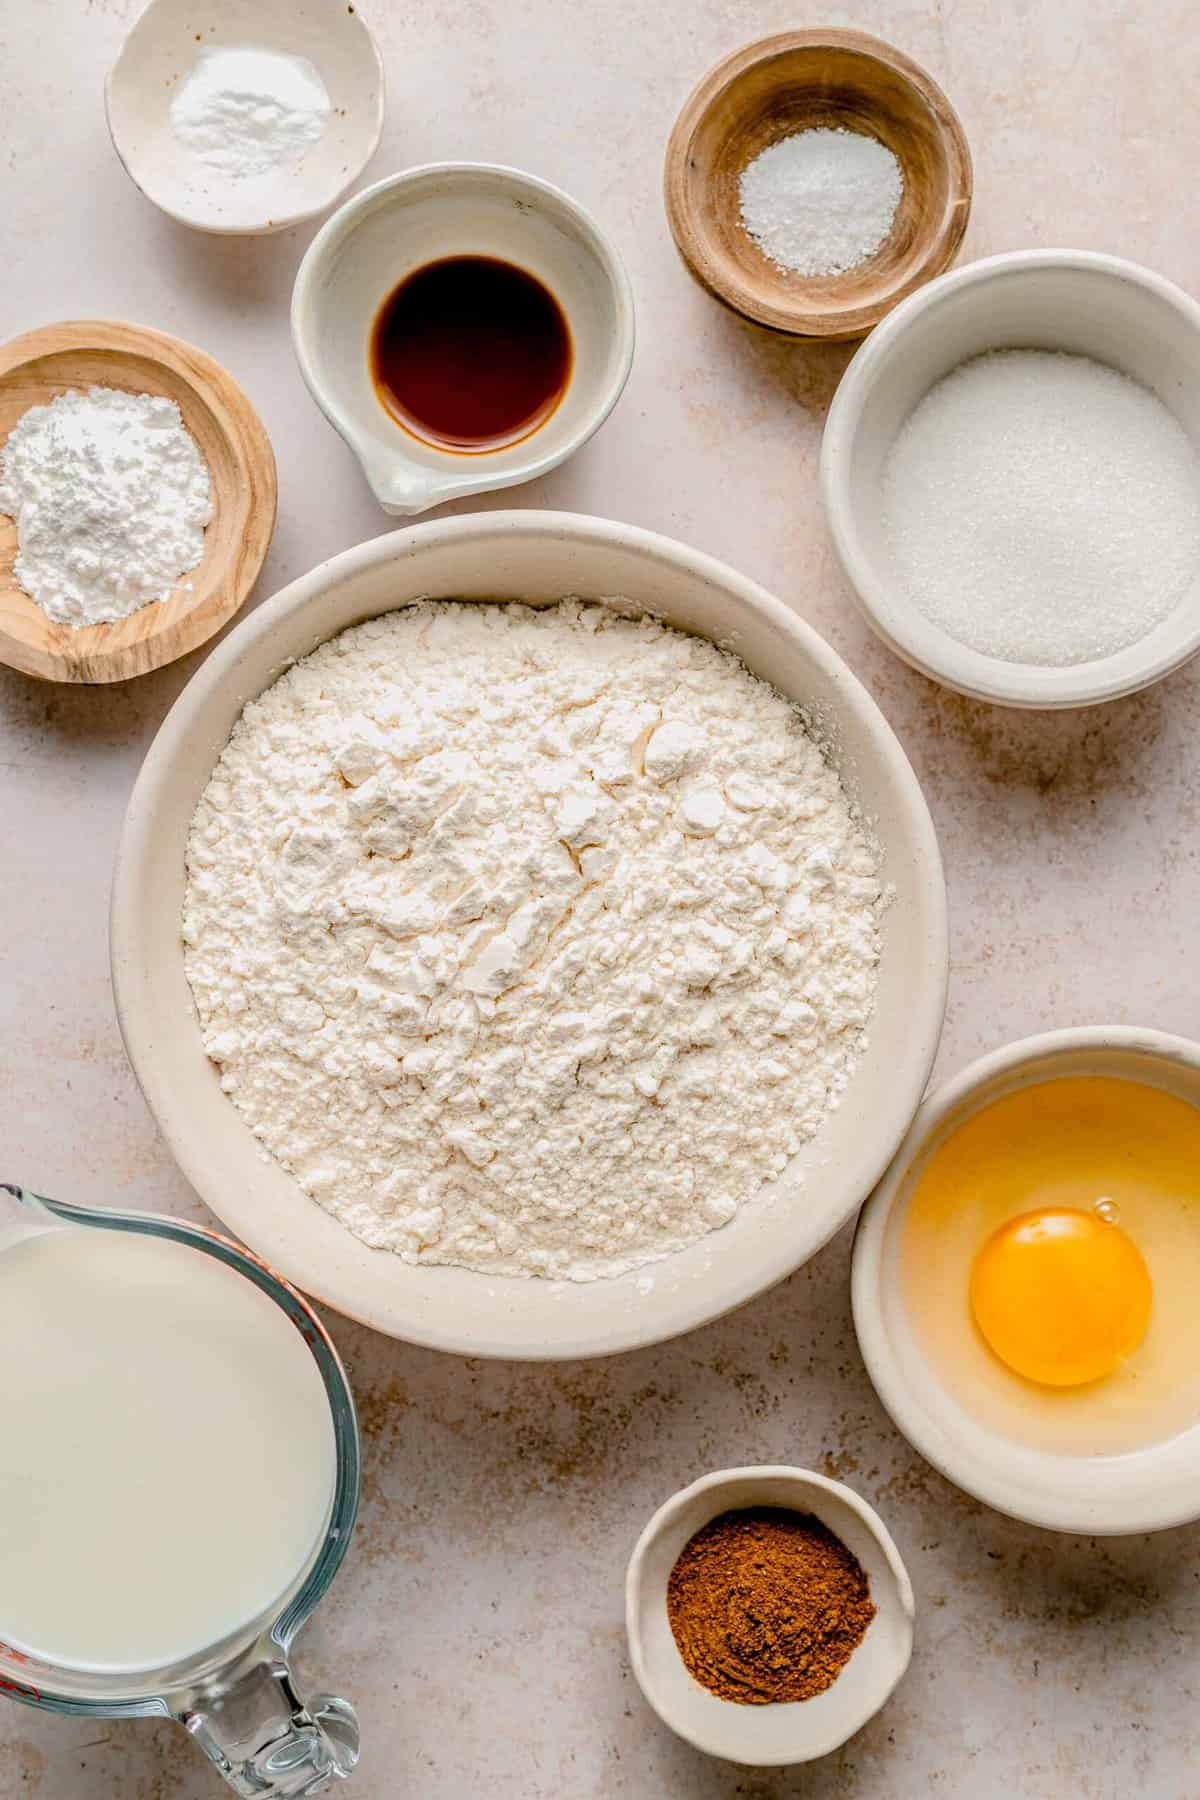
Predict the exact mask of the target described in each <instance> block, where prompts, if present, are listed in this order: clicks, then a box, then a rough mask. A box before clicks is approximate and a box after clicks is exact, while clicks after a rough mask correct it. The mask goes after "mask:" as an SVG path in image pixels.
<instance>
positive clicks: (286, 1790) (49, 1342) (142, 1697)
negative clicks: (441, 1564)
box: [0, 1183, 359, 1800]
mask: <svg viewBox="0 0 1200 1800" xmlns="http://www.w3.org/2000/svg"><path fill="white" fill-rule="evenodd" d="M0 1319H3V1321H4V1328H5V1330H6V1332H7V1333H8V1343H9V1350H8V1357H7V1359H6V1368H5V1374H4V1380H3V1382H0V1471H2V1476H3V1478H2V1479H0V1694H4V1695H8V1696H10V1697H11V1698H14V1699H16V1700H19V1701H22V1702H24V1703H25V1704H27V1705H29V1706H35V1707H41V1708H44V1709H45V1710H47V1711H50V1712H59V1713H71V1714H75V1715H77V1716H83V1717H103V1718H173V1719H175V1720H176V1721H177V1722H178V1723H179V1724H181V1725H183V1726H184V1727H185V1728H186V1729H187V1731H188V1732H189V1733H190V1734H191V1736H192V1737H193V1738H194V1739H195V1741H196V1742H197V1744H198V1745H199V1746H200V1748H201V1749H202V1750H203V1751H204V1752H205V1754H206V1755H207V1756H208V1757H209V1758H210V1759H211V1761H212V1762H213V1763H214V1764H215V1765H216V1767H217V1769H218V1770H219V1771H220V1773H221V1774H222V1775H223V1776H224V1778H225V1780H226V1781H227V1782H228V1784H229V1786H230V1787H232V1788H233V1789H234V1790H235V1792H237V1793H239V1794H243V1795H247V1796H249V1795H254V1796H259V1797H260V1800H261V1796H264V1795H276V1796H287V1797H291V1796H297V1795H304V1794H316V1793H319V1792H320V1791H321V1790H323V1789H324V1788H325V1787H326V1786H328V1785H329V1784H330V1783H331V1782H334V1781H339V1780H343V1779H345V1777H347V1776H348V1775H349V1774H350V1773H351V1771H352V1769H353V1768H354V1765H355V1763H356V1761H357V1759H358V1722H357V1720H356V1718H355V1715H354V1710H353V1708H352V1707H351V1706H350V1704H349V1702H348V1701H346V1700H340V1699H336V1698H333V1697H332V1696H329V1695H321V1696H319V1697H317V1698H315V1699H314V1700H312V1701H311V1702H310V1703H308V1704H306V1703H305V1702H304V1701H303V1700H302V1699H301V1698H300V1696H299V1695H298V1694H297V1692H296V1689H295V1686H294V1684H293V1680H292V1674H291V1669H290V1667H289V1652H290V1649H291V1645H292V1641H293V1639H294V1638H295V1636H296V1634H297V1632H298V1631H299V1629H300V1627H301V1626H302V1625H303V1624H304V1622H305V1620H306V1619H307V1618H308V1616H309V1615H310V1613H311V1612H312V1611H313V1609H314V1607H316V1605H317V1604H318V1602H319V1601H320V1600H321V1598H322V1596H323V1595H324V1593H325V1590H326V1589H327V1588H328V1586H329V1584H330V1582H331V1581H332V1580H333V1577H334V1575H335V1574H336V1572H337V1569H338V1566H339V1564H340V1563H341V1560H342V1557H343V1556H344V1555H345V1552H346V1549H347V1546H348V1544H349V1539H350V1533H351V1530H352V1528H353V1525H354V1518H355V1514H356V1512H357V1509H358V1486H359V1446H358V1427H357V1423H356V1420H355V1414H354V1402H353V1400H352V1398H351V1395H350V1389H349V1387H348V1385H347V1382H346V1377H345V1374H344V1372H343V1370H342V1365H341V1363H340V1362H339V1360H338V1356H337V1352H336V1351H335V1350H334V1348H333V1345H332V1343H331V1342H330V1340H329V1338H328V1336H327V1335H326V1333H325V1330H324V1328H323V1327H322V1325H321V1323H320V1321H319V1320H318V1319H317V1317H316V1315H315V1314H314V1313H313V1312H312V1311H311V1310H310V1309H309V1307H308V1306H307V1305H306V1304H305V1302H304V1301H303V1300H302V1299H301V1298H300V1296H299V1295H298V1294H296V1293H294V1292H293V1291H292V1290H291V1289H290V1288H289V1287H286V1286H285V1285H284V1283H283V1282H281V1281H280V1280H279V1279H278V1278H277V1277H276V1276H275V1275H273V1274H272V1273H271V1271H270V1270H269V1269H268V1268H266V1266H265V1265H264V1264H262V1263H259V1262H258V1261H256V1260H255V1259H254V1258H253V1257H251V1256H249V1255H247V1254H246V1253H245V1252H244V1251H242V1250H240V1249H237V1248H235V1247H234V1246H233V1245H232V1244H230V1243H227V1242H226V1241H225V1240H224V1239H223V1238H220V1237H218V1236H217V1235H216V1234H215V1233H212V1232H207V1231H202V1230H199V1229H198V1228H196V1227H195V1226H191V1225H185V1224H182V1223H181V1222H179V1221H177V1220H174V1219H167V1218H157V1217H149V1216H146V1215H142V1214H136V1213H133V1214H131V1213H108V1212H96V1211H92V1210H89V1209H84V1208H82V1207H76V1206H69V1205H66V1204H64V1203H62V1202H60V1201H55V1200H46V1199H42V1198H40V1197H38V1196H35V1195H32V1194H29V1193H28V1192H27V1191H26V1190H24V1189H22V1188H19V1187H13V1186H9V1185H7V1184H4V1183H0Z"/></svg>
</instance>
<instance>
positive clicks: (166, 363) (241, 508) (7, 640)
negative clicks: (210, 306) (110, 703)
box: [0, 319, 277, 683]
mask: <svg viewBox="0 0 1200 1800" xmlns="http://www.w3.org/2000/svg"><path fill="white" fill-rule="evenodd" d="M90 387H110V388H119V389H124V390H125V391H127V392H130V393H134V394H162V395H165V396H166V398H167V399H168V400H174V401H175V403H176V405H177V406H178V407H179V410H180V412H181V413H182V415H183V422H184V424H185V425H186V427H187V429H188V430H189V431H190V432H191V434H192V436H193V438H194V439H195V440H196V443H197V445H198V447H199V449H200V453H201V455H202V456H203V458H204V460H205V463H206V464H207V466H208V476H209V483H210V488H211V493H212V505H213V516H212V518H211V519H210V520H209V522H208V525H207V526H206V527H205V531H204V551H203V554H202V555H201V558H200V561H199V562H198V563H197V564H196V567H195V568H194V569H191V570H189V572H188V573H187V574H186V575H185V576H184V577H183V579H182V581H180V582H179V583H178V584H177V585H176V586H175V587H174V588H173V589H172V590H171V592H170V593H169V594H168V595H167V598H166V599H165V600H156V601H153V602H151V603H150V604H149V605H147V606H141V607H139V608H138V610H137V611H136V612H132V613H130V614H129V615H128V617H127V618H124V619H114V620H113V621H112V622H111V623H108V624H103V625H84V626H81V627H79V628H78V629H76V628H75V627H73V626H70V625H59V624H56V623H55V622H54V620H52V619H50V618H48V617H47V615H46V614H45V613H44V612H43V611H42V609H41V607H40V606H39V605H38V604H37V602H36V601H35V600H32V599H31V598H30V596H29V595H28V594H27V593H26V592H25V590H24V588H22V586H21V584H20V582H19V581H18V580H17V577H16V572H15V569H14V566H13V565H14V563H15V561H16V558H17V553H18V550H19V548H20V546H19V543H18V536H17V527H16V524H15V523H14V521H13V520H12V519H10V518H9V517H8V515H7V514H5V513H0V662H4V663H8V664H9V666H10V667H12V668H14V669H20V670H22V671H23V672H24V673H25V674H26V675H37V676H39V677H40V678H41V679H42V680H44V681H75V682H88V683H98V682H109V681H126V680H128V679H129V678H130V677H131V676H134V675H145V674H146V673H147V672H148V671H149V670H151V669H159V668H161V667H162V666H163V664H164V663H169V662H174V661H175V659H176V658H177V657H180V656H184V655H186V654H187V652H188V651H189V650H195V649H196V647H197V646H198V645H200V644H203V643H206V642H207V640H208V639H209V638H210V637H212V636H213V635H214V633H215V632H218V631H219V630H220V629H221V627H222V626H223V625H226V624H228V622H229V620H230V619H231V618H232V617H233V615H234V614H235V613H236V612H237V611H238V610H239V608H240V607H241V606H242V605H243V604H244V602H245V601H246V599H247V598H248V597H249V594H250V590H251V589H252V588H253V586H254V583H255V581H256V580H257V578H258V573H259V570H260V569H261V568H262V565H263V559H264V558H265V556H266V554H267V550H268V549H269V547H270V543H271V534H272V532H273V531H274V529H275V504H276V491H277V489H276V475H275V456H274V452H273V451H272V449H271V441H270V439H269V438H268V436H267V433H266V428H265V426H264V425H263V422H262V420H261V419H260V418H259V416H258V414H257V412H255V410H254V408H253V406H252V405H251V404H250V401H249V399H248V398H247V397H246V395H245V394H244V393H243V392H242V389H241V388H240V387H239V386H238V384H237V382H236V381H235V380H234V379H233V376H232V375H231V374H230V373H229V371H228V370H227V369H223V368H222V367H221V365H220V363H218V362H215V361H214V360H213V358H212V357H211V356H207V355H205V353H204V351H202V350H197V349H196V348H195V346H194V345H192V344H185V343H183V342H182V341H181V340H180V339H179V338H173V337H168V336H167V334H166V333H165V332H162V331H151V330H150V329H149V328H148V327H146V326H144V325H126V324H123V323H120V322H118V321H116V320H110V319H81V320H71V321H69V322H66V323H63V324H60V325H43V326H42V327H40V329H39V330H37V331H27V332H25V333H24V334H23V335H22V336H21V337H17V338H13V339H12V340H11V342H10V343H7V344H5V345H4V346H3V347H0V447H2V446H3V445H4V443H5V442H6V441H7V439H8V434H9V432H10V431H11V430H12V429H13V427H14V426H15V425H16V424H17V422H18V420H19V419H21V418H22V417H23V415H24V414H25V413H26V412H28V410H29V408H30V407H32V406H45V405H47V404H48V403H49V402H50V401H52V400H55V399H57V397H58V396H59V395H60V394H64V393H67V392H68V391H69V390H70V389H72V388H76V389H78V390H80V391H82V392H86V390H87V389H88V388H90Z"/></svg>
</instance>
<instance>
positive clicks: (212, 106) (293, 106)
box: [171, 44, 332, 181]
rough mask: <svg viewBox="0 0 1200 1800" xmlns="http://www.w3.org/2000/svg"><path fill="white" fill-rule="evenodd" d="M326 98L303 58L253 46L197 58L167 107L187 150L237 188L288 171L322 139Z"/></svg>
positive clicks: (327, 112)
mask: <svg viewBox="0 0 1200 1800" xmlns="http://www.w3.org/2000/svg"><path fill="white" fill-rule="evenodd" d="M331 110H332V109H331V103H330V99H329V92H328V90H327V88H326V86H325V83H324V82H323V81H322V80H321V77H320V76H319V75H318V73H317V71H316V69H315V68H314V67H313V65H312V63H310V62H309V60H308V58H307V57H306V56H292V55H290V54H289V53H287V52H285V51H279V50H260V49H258V48H256V46H254V45H252V44H246V45H228V46H221V45H213V46H210V47H208V48H206V49H203V50H201V51H200V53H199V55H198V56H197V58H196V60H195V62H194V63H193V64H192V67H191V69H190V70H189V72H188V76H187V79H186V80H185V82H184V83H183V86H182V87H181V88H180V90H179V92H178V93H177V94H176V96H175V98H174V99H173V100H172V102H171V128H172V130H173V131H174V132H175V135H176V137H178V139H179V141H180V143H181V144H183V146H184V148H185V149H186V150H188V151H189V152H190V153H191V154H192V155H193V156H195V157H198V158H199V160H200V161H201V162H204V163H207V164H208V166H209V167H210V168H213V169H219V170H220V171H221V173H222V174H223V175H229V176H231V177H233V179H235V180H239V181H240V180H246V179H248V178H251V177H253V176H256V175H269V174H271V173H272V172H273V171H274V170H276V169H284V168H290V167H293V166H294V165H295V164H296V163H298V162H299V161H300V158H301V157H302V156H303V155H304V153H305V151H306V150H308V149H309V147H310V146H311V145H312V144H315V143H316V142H317V139H318V138H319V137H321V135H322V134H323V132H324V130H325V127H326V125H327V124H328V123H329V115H330V112H331Z"/></svg>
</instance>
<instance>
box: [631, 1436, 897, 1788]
mask: <svg viewBox="0 0 1200 1800" xmlns="http://www.w3.org/2000/svg"><path fill="white" fill-rule="evenodd" d="M749 1506H775V1507H784V1508H786V1509H788V1510H789V1511H793V1512H798V1513H806V1514H809V1515H810V1516H811V1517H813V1518H815V1519H818V1520H819V1521H820V1523H821V1524H822V1525H824V1526H825V1527H826V1528H827V1529H828V1530H829V1531H832V1532H833V1534H834V1535H835V1537H838V1538H840V1539H841V1541H842V1543H843V1544H844V1545H845V1546H846V1548H847V1550H849V1551H850V1553H851V1554H852V1555H853V1556H855V1557H856V1558H857V1559H858V1561H859V1563H860V1564H861V1566H862V1569H863V1571H864V1573H865V1574H866V1577H867V1580H868V1583H869V1585H870V1591H871V1600H872V1601H873V1603H874V1606H875V1617H874V1618H873V1619H872V1621H871V1623H870V1625H869V1626H868V1627H867V1630H866V1633H865V1635H864V1637H863V1639H862V1641H861V1643H860V1644H859V1645H858V1646H857V1648H856V1649H855V1650H854V1652H853V1654H852V1655H851V1657H850V1659H849V1661H848V1662H847V1663H846V1665H845V1667H844V1668H843V1669H842V1670H841V1672H840V1674H839V1675H838V1676H837V1679H836V1680H835V1681H834V1682H833V1683H832V1685H831V1686H830V1687H827V1688H826V1689H825V1692H824V1693H823V1694H815V1695H814V1696H813V1698H812V1699H811V1700H798V1701H791V1702H787V1703H778V1702H776V1703H772V1704H769V1705H766V1706H747V1705H743V1704H742V1703H741V1702H740V1701H737V1700H722V1699H721V1698H720V1696H719V1695H717V1694H714V1693H712V1692H711V1691H710V1690H709V1689H708V1688H706V1687H702V1686H701V1684H700V1683H699V1682H698V1681H697V1680H696V1679H695V1677H694V1676H693V1675H691V1674H690V1673H689V1671H688V1669H687V1667H686V1665H685V1663H684V1660H683V1658H682V1656H681V1655H680V1654H679V1647H678V1645H677V1644H676V1642H675V1636H674V1633H673V1632H672V1630H671V1621H670V1618H669V1617H668V1614H667V1583H668V1582H669V1581H670V1579H671V1571H672V1569H673V1568H674V1567H675V1564H676V1562H677V1561H678V1559H679V1555H680V1552H681V1551H682V1550H683V1548H684V1546H685V1545H686V1544H688V1543H690V1541H691V1539H692V1538H693V1537H695V1535H696V1533H697V1532H698V1531H700V1530H701V1529H702V1528H703V1527H704V1526H705V1525H707V1524H709V1523H710V1521H711V1520H713V1519H715V1518H716V1517H717V1516H718V1515H719V1514H720V1513H724V1512H734V1511H739V1510H741V1509H742V1508H744V1507H749ZM915 1612H916V1607H915V1604H914V1601H913V1590H912V1582H911V1581H910V1580H909V1578H908V1571H907V1570H906V1569H905V1567H904V1564H903V1562H902V1561H901V1559H900V1552H899V1551H898V1550H897V1548H896V1546H895V1544H894V1543H893V1541H892V1538H891V1534H890V1533H889V1531H888V1529H887V1527H886V1525H885V1524H884V1523H883V1520H882V1519H881V1518H880V1517H879V1514H878V1513H877V1512H875V1510H874V1509H873V1508H872V1507H870V1506H868V1505H867V1502H866V1501H865V1500H863V1499H861V1498H860V1496H859V1495H858V1494H856V1493H855V1492H854V1491H853V1489H852V1488H848V1487H845V1486H843V1484H842V1483H841V1482H840V1481H831V1480H830V1479H829V1477H828V1476H826V1475H817V1474H815V1473H814V1472H813V1471H812V1470H811V1469H793V1468H788V1467H786V1466H785V1467H774V1466H767V1467H761V1468H748V1469H721V1470H719V1471H718V1472H717V1473H716V1474H713V1475H704V1476H702V1477H701V1479H700V1480H699V1481H694V1482H693V1483H692V1485H691V1486H690V1487H686V1488H683V1489H682V1490H681V1491H680V1492H679V1493H678V1494H676V1495H674V1496H673V1498H672V1499H670V1500H668V1501H667V1502H666V1504H665V1505H664V1506H661V1507H660V1508H659V1509H658V1511H657V1512H656V1513H655V1515H654V1517H653V1518H652V1519H651V1520H650V1523H649V1524H648V1525H647V1526H646V1529H645V1530H644V1531H643V1533H642V1535H641V1537H640V1538H639V1539H638V1541H637V1544H636V1546H635V1547H634V1552H633V1555H632V1556H631V1557H630V1559H629V1569H628V1572H627V1574H626V1577H625V1627H626V1632H627V1634H628V1638H629V1660H630V1662H631V1664H632V1667H633V1672H634V1674H635V1675H636V1677H637V1681H638V1686H639V1687H640V1688H641V1690H642V1692H643V1694H644V1695H645V1696H646V1699H647V1700H648V1701H649V1703H650V1705H651V1706H652V1707H653V1708H654V1710H655V1712H656V1713H657V1714H658V1716H659V1718H660V1719H662V1721H663V1723H664V1724H666V1725H669V1726H670V1727H671V1730H672V1731H674V1732H676V1733H678V1735H679V1736H680V1737H681V1738H686V1739H687V1741H688V1743H689V1744H694V1745H695V1746H696V1748H697V1750H703V1751H706V1752H707V1754H708V1755H709V1756H721V1757H724V1758H725V1759H726V1760H727V1761H729V1762H737V1763H750V1764H757V1765H758V1766H760V1767H766V1766H767V1765H778V1764H781V1763H801V1762H813V1761H814V1760H815V1759H816V1758H817V1757H819V1756H828V1755H829V1754H830V1752H831V1751H833V1750H837V1749H838V1748H839V1747H840V1746H841V1745H842V1744H844V1743H845V1742H846V1740H847V1738H850V1737H853V1736H854V1733H855V1732H856V1731H861V1730H862V1728H863V1726H864V1725H865V1724H866V1723H867V1722H868V1720H870V1719H873V1718H874V1716H875V1714H876V1713H877V1712H878V1711H879V1710H880V1708H881V1707H882V1706H884V1705H886V1703H887V1701H888V1700H889V1699H890V1698H891V1696H892V1694H893V1693H894V1692H895V1689H896V1687H897V1686H898V1684H899V1682H900V1679H901V1677H902V1676H903V1674H904V1672H905V1670H906V1669H907V1668H908V1664H909V1660H910V1658H911V1656H912V1645H913V1618H914V1616H915Z"/></svg>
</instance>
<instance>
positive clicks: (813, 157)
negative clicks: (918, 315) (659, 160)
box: [740, 126, 904, 275]
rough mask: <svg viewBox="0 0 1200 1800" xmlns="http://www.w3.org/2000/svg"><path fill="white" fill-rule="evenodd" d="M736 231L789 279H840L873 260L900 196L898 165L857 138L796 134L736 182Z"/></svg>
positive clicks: (837, 131)
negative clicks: (742, 228) (738, 224)
mask: <svg viewBox="0 0 1200 1800" xmlns="http://www.w3.org/2000/svg"><path fill="white" fill-rule="evenodd" d="M740 188H741V200H742V224H743V225H744V226H745V228H746V230H747V231H748V232H749V233H750V236H751V237H752V238H753V239H754V241H755V243H756V244H757V245H758V247H759V249H760V250H761V251H762V253H763V255H764V256H769V257H770V259H771V261H772V262H773V263H774V264H775V265H776V266H777V267H778V268H781V269H787V270H789V271H790V272H791V273H792V274H794V275H841V274H843V273H844V272H845V270H847V269H853V268H856V267H857V265H858V264H859V263H861V262H865V261H866V260H867V258H868V257H869V256H873V255H874V254H875V252H876V250H878V248H879V246H880V245H881V244H882V243H883V240H884V239H885V238H886V237H887V234H888V232H889V231H890V230H891V229H892V220H893V219H894V218H895V216H896V208H897V207H898V206H899V204H900V196H901V194H902V193H903V191H904V177H903V175H902V174H901V172H900V164H899V163H898V162H897V161H896V158H895V157H894V156H893V155H892V153H891V151H890V150H889V149H888V148H887V146H886V145H885V144H881V143H880V142H879V139H878V138H873V137H868V136H867V135H866V134H865V133H864V132H861V131H846V130H843V129H842V128H840V127H838V128H834V129H830V128H828V127H825V126H822V127H819V128H817V129H815V130H813V131H797V132H794V133H793V135H792V136H791V137H786V138H781V139H780V140H779V142H778V143H776V144H770V145H768V147H767V148H766V149H765V150H763V151H761V152H760V154H759V155H758V156H756V157H755V158H754V160H753V162H751V163H748V164H747V166H746V167H745V168H744V169H743V170H742V176H741V183H740Z"/></svg>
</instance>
